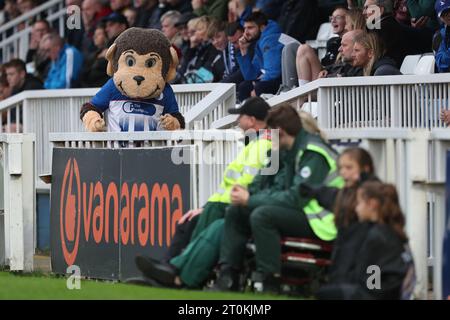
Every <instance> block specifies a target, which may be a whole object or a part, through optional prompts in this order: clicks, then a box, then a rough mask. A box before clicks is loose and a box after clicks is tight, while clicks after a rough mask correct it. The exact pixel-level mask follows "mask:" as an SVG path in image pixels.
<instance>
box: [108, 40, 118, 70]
mask: <svg viewBox="0 0 450 320" xmlns="http://www.w3.org/2000/svg"><path fill="white" fill-rule="evenodd" d="M116 49H117V45H116V44H115V43H113V44H112V46H111V47H109V49H108V51H106V60H108V66H107V67H106V73H107V74H108V76H110V77H112V76H113V74H114V68H113V59H114V53H116Z"/></svg>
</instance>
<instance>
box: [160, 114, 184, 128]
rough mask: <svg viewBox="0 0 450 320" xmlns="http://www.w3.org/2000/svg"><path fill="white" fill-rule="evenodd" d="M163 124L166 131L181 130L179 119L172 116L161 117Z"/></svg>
mask: <svg viewBox="0 0 450 320" xmlns="http://www.w3.org/2000/svg"><path fill="white" fill-rule="evenodd" d="M161 124H162V126H163V128H164V129H165V130H168V131H173V130H178V129H180V123H179V122H178V120H177V118H175V117H173V116H171V115H170V114H165V115H163V116H161Z"/></svg>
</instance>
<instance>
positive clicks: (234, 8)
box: [228, 0, 253, 26]
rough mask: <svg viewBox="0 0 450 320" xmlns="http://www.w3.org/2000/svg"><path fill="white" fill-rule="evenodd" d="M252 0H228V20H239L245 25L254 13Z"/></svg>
mask: <svg viewBox="0 0 450 320" xmlns="http://www.w3.org/2000/svg"><path fill="white" fill-rule="evenodd" d="M252 3H253V1H252V0H230V1H229V2H228V22H235V21H238V22H239V23H240V24H241V25H242V26H244V21H245V19H246V18H247V17H248V16H249V15H250V14H251V13H252V11H253V7H252Z"/></svg>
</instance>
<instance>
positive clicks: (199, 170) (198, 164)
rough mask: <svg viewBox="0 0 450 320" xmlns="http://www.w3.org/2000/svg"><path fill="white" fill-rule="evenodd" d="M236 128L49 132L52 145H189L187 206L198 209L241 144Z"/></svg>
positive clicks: (150, 146)
mask: <svg viewBox="0 0 450 320" xmlns="http://www.w3.org/2000/svg"><path fill="white" fill-rule="evenodd" d="M242 138H243V134H242V133H241V132H239V131H236V130H190V131H188V130H183V131H173V132H167V131H154V132H103V133H91V132H89V133H88V132H85V133H50V141H51V144H52V148H54V147H62V148H82V149H90V148H119V147H124V148H152V147H164V146H169V147H170V146H193V147H194V157H193V163H192V164H191V177H192V178H191V208H194V207H195V208H199V207H200V206H202V205H203V204H205V203H206V201H207V199H208V198H209V196H210V195H211V194H212V193H213V192H214V191H215V190H216V189H217V187H218V186H219V184H220V181H221V180H222V174H223V172H224V171H225V168H226V166H227V165H228V164H229V163H230V162H231V161H232V160H234V159H235V158H236V156H237V154H238V152H239V151H240V150H241V148H242V147H243V140H242Z"/></svg>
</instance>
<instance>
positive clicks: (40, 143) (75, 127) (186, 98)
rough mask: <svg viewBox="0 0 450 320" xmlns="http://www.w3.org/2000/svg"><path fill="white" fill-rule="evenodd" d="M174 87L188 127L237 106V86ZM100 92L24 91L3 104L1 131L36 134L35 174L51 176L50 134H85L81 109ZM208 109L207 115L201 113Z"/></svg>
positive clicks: (40, 184) (203, 85)
mask: <svg viewBox="0 0 450 320" xmlns="http://www.w3.org/2000/svg"><path fill="white" fill-rule="evenodd" d="M172 88H173V90H174V92H175V96H176V99H177V101H178V104H179V107H180V112H181V113H182V114H184V115H185V118H186V122H187V124H186V126H187V128H192V127H193V126H194V123H197V124H199V125H197V127H198V126H200V125H201V124H202V123H205V124H207V123H209V122H211V121H212V119H214V118H217V117H219V116H220V115H222V114H223V113H224V112H226V108H228V106H231V104H232V102H233V103H234V97H235V85H234V84H214V83H211V84H194V85H174V86H172ZM98 90H99V88H93V89H64V90H33V91H24V92H22V93H20V94H18V95H15V96H12V97H10V98H8V99H6V100H4V101H1V102H0V111H1V112H3V113H4V116H5V119H4V121H5V125H3V126H2V127H1V129H0V130H1V132H4V131H6V132H17V133H18V132H24V133H35V134H36V165H37V170H36V172H37V174H38V175H39V174H45V173H48V172H49V171H50V167H49V165H48V164H49V159H50V154H49V140H48V133H49V132H83V131H85V130H84V127H83V124H82V122H81V121H80V118H79V112H80V108H81V106H82V105H83V104H84V103H85V102H88V101H89V100H90V99H91V98H92V97H93V96H94V95H95V94H96V93H97V91H98ZM233 106H234V104H233ZM205 108H206V109H207V112H202V110H203V109H205ZM203 118H204V119H206V120H203ZM15 123H21V125H15ZM37 185H38V187H39V188H44V189H46V188H47V186H46V185H44V184H42V183H41V182H40V181H37Z"/></svg>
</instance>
